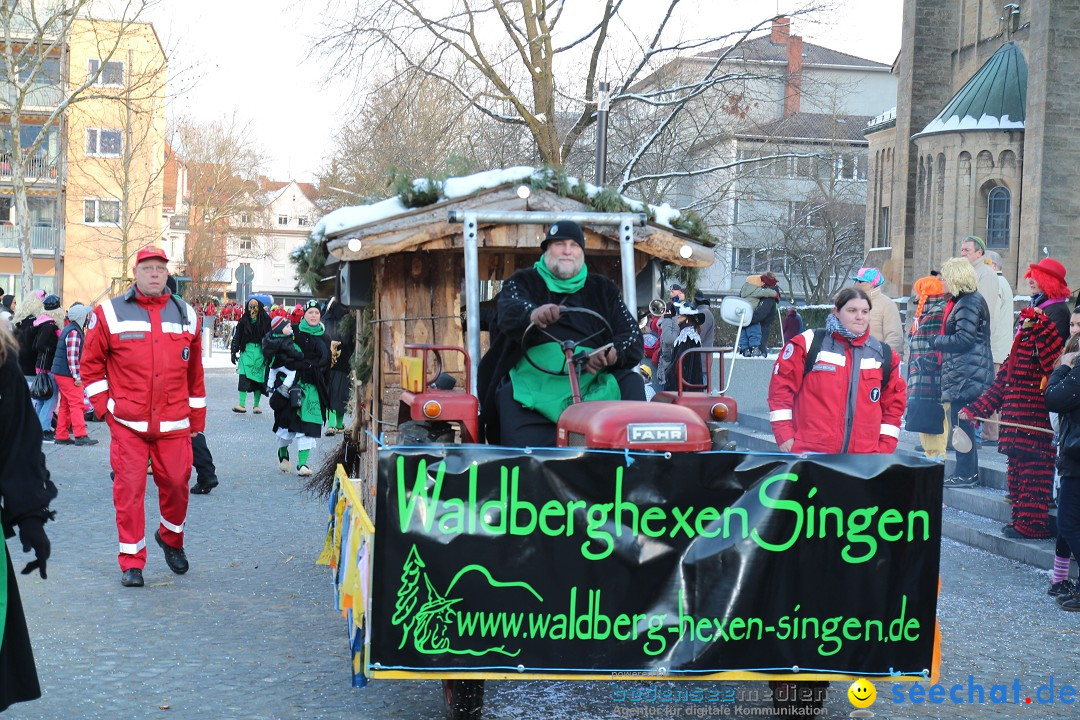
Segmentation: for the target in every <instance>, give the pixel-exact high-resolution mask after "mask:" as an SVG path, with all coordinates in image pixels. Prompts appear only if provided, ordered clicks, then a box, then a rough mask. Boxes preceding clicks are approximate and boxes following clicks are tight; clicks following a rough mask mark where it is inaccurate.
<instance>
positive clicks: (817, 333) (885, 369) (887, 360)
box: [803, 328, 892, 392]
mask: <svg viewBox="0 0 1080 720" xmlns="http://www.w3.org/2000/svg"><path fill="white" fill-rule="evenodd" d="M813 332H814V339H813V340H812V341H811V342H810V347H809V349H807V351H806V363H805V364H804V365H803V376H804V377H805V376H806V375H808V374H810V371H811V370H813V369H814V363H816V362H817V356H818V353H820V352H821V343H823V342H825V328H816V329H815V330H814V331H813ZM870 342H876V343H877V344H878V345H879V346H880V347H881V392H885V386H886V385H888V384H889V376H890V375H892V347H890V346H889V345H886V344H885V343H883V342H881V341H880V340H878V339H877V338H870Z"/></svg>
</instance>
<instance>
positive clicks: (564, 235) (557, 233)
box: [540, 220, 585, 252]
mask: <svg viewBox="0 0 1080 720" xmlns="http://www.w3.org/2000/svg"><path fill="white" fill-rule="evenodd" d="M552 240H573V241H574V242H576V243H577V244H578V245H580V246H581V249H582V250H584V249H585V233H583V232H581V226H580V225H578V224H577V223H576V222H573V221H572V220H560V221H559V222H557V223H555V224H554V225H552V226H551V227H549V228H548V231H547V236H546V237H545V238H544V242H542V243H540V252H545V251H546V250H547V246H548V243H549V242H551V241H552Z"/></svg>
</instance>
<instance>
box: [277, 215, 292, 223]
mask: <svg viewBox="0 0 1080 720" xmlns="http://www.w3.org/2000/svg"><path fill="white" fill-rule="evenodd" d="M277 224H278V225H288V224H289V216H288V215H278V216H277Z"/></svg>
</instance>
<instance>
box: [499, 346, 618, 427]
mask: <svg viewBox="0 0 1080 720" xmlns="http://www.w3.org/2000/svg"><path fill="white" fill-rule="evenodd" d="M579 349H580V350H585V351H589V350H592V349H593V348H587V347H585V346H584V345H581V346H580V347H579ZM529 357H530V358H532V359H533V362H535V363H536V364H537V365H539V366H540V367H544V368H548V369H550V370H559V369H561V368H562V367H563V366H564V365H565V364H566V356H565V355H564V354H563V351H562V348H560V347H559V344H558V343H554V342H549V343H544V344H542V345H537V346H535V347H532V348H529ZM510 382H511V383H512V384H513V386H514V399H515V400H517V401H518V402H519V403H521V404H522V406H524V407H526V408H529V409H530V410H535V411H536V412H538V413H540V414H541V415H543V416H544V417H546V418H547V419H548V420H550V421H551V422H558V421H559V415H560V414H561V413H562V411H563V410H565V409H566V408H567V407H569V406H570V404H571V403H572V402H573V401H574V398H573V393H572V392H571V390H570V378H569V376H567V375H549V374H548V373H545V372H541V371H539V370H537V369H536V368H534V367H533V366H532V365H531V364H530V363H529V361H528V360H526V359H525V358H521V359H520V360H518V362H517V364H516V365H515V366H514V367H513V368H512V369H511V370H510ZM578 382H579V383H580V385H581V399H582V400H584V401H588V400H618V399H619V398H620V397H622V395H621V394H620V392H619V383H618V382H616V380H615V377H614V376H613V375H612V374H611V373H610V372H603V371H601V372H599V373H596V374H595V375H594V374H592V373H582V374H581V376H580V377H579V378H578Z"/></svg>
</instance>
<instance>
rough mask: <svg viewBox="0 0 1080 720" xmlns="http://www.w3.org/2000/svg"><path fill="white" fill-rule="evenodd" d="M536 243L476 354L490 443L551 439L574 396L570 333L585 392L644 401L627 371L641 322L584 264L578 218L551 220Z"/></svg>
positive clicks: (631, 369) (543, 443) (637, 354)
mask: <svg viewBox="0 0 1080 720" xmlns="http://www.w3.org/2000/svg"><path fill="white" fill-rule="evenodd" d="M540 250H541V252H542V255H541V257H540V259H539V260H537V261H536V264H535V265H534V266H533V267H531V268H526V269H522V270H518V271H517V272H515V273H514V274H513V275H511V276H510V278H509V279H508V280H507V281H506V282H505V283H503V287H502V291H501V292H500V293H499V296H498V301H497V306H496V313H495V318H494V322H493V323H492V327H491V328H490V330H491V348H490V349H489V350H488V352H487V353H486V354H485V355H484V357H483V358H482V359H481V361H480V367H479V369H478V374H479V389H480V402H481V413H480V422H481V425H482V426H483V428H484V433H485V436H486V439H487V441H488V442H489V443H501V444H504V445H515V446H522V447H524V446H530V447H553V446H554V445H555V437H556V427H555V424H556V422H557V421H558V418H559V414H560V413H561V412H562V411H563V410H564V409H565V408H566V407H567V405H569V404H570V403H571V401H572V394H571V388H570V380H569V377H568V375H567V374H566V358H565V355H564V352H563V350H562V348H561V347H560V345H559V341H564V340H573V341H576V342H578V343H580V348H579V349H580V351H584V352H587V353H589V355H588V359H587V360H586V361H585V362H584V370H585V373H584V374H583V375H582V376H581V379H580V383H581V395H582V399H583V400H618V399H620V398H622V399H624V400H645V386H644V383H643V381H642V378H641V375H639V374H638V373H637V372H635V368H636V367H637V365H638V363H640V362H641V358H642V355H643V352H644V351H643V344H642V336H641V330H640V328H639V327H638V324H637V322H636V321H635V320H634V318H633V316H632V315H631V314H630V312H629V311H628V310H627V308H626V305H624V304H623V301H622V298H621V295H620V293H619V289H618V288H617V287H616V286H615V283H613V282H612V281H611V280H609V279H608V278H606V277H604V276H603V275H599V274H597V273H590V272H589V270H588V268H587V267H586V266H585V235H584V233H583V232H582V230H581V227H580V226H579V225H578V224H577V223H574V222H570V221H565V220H561V221H559V222H557V223H555V224H553V225H552V226H551V227H549V228H548V231H547V235H546V237H545V238H544V241H543V243H541V245H540ZM585 311H592V312H585ZM595 314H599V315H600V316H601V317H602V318H604V319H606V320H607V323H605V322H603V320H601V319H600V318H597V317H596V315H595ZM608 323H609V324H610V328H609V327H608ZM530 324H531V325H533V326H534V328H533V329H532V330H531V331H530V332H529V334H528V338H526V341H525V343H523V342H522V335H523V334H524V333H525V331H526V329H528V328H529V326H530ZM523 344H527V345H528V346H529V347H528V348H527V350H526V352H527V353H528V355H527V356H526V355H525V354H523V350H522V347H523Z"/></svg>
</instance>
